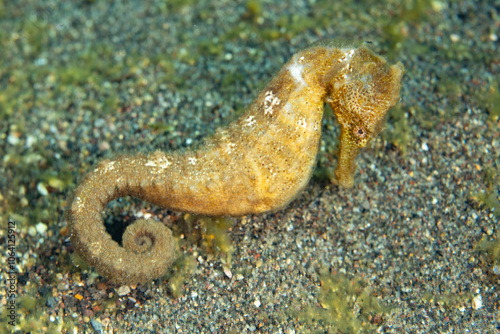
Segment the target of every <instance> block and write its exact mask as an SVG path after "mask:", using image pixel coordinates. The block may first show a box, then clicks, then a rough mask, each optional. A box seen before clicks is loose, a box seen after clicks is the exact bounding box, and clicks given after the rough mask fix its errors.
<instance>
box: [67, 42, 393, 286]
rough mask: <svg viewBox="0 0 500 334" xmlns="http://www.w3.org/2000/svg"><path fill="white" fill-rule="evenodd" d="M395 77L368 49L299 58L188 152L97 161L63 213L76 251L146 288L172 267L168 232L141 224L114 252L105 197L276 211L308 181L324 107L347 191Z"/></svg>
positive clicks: (194, 209)
mask: <svg viewBox="0 0 500 334" xmlns="http://www.w3.org/2000/svg"><path fill="white" fill-rule="evenodd" d="M402 75H403V66H402V65H401V64H400V63H398V64H395V65H389V64H387V62H386V61H385V59H383V58H382V57H380V56H378V55H376V54H375V53H373V52H372V51H371V50H370V49H368V48H367V47H366V46H360V47H358V48H353V47H346V46H344V47H342V48H335V47H333V46H314V47H311V48H308V49H305V50H302V51H300V52H298V53H297V54H295V55H294V56H293V57H292V58H291V59H290V60H289V61H288V62H287V64H285V65H284V66H283V68H282V69H281V70H280V71H279V72H278V73H277V74H276V75H275V76H274V77H273V79H272V80H271V81H270V82H269V84H268V85H267V86H266V87H265V88H264V90H263V91H262V92H261V93H260V94H259V95H258V96H257V98H256V100H255V101H254V102H253V103H252V104H251V105H250V106H249V108H248V110H247V111H246V112H245V113H244V114H243V115H242V116H241V117H240V118H239V119H238V120H236V121H235V122H233V123H231V124H229V125H228V126H227V127H226V128H224V129H222V130H218V131H216V133H215V134H214V135H213V136H211V137H209V138H207V139H206V140H205V141H204V142H203V145H202V146H200V147H198V148H197V149H196V150H188V151H185V152H182V153H181V152H162V151H155V152H152V153H150V154H137V155H123V156H119V157H117V158H116V159H113V160H103V161H101V162H100V163H99V164H98V165H97V167H95V168H94V169H93V171H91V172H90V173H89V174H88V175H87V176H86V177H85V178H84V179H83V181H82V182H81V184H80V185H79V186H78V187H77V188H76V190H75V193H74V198H73V203H72V204H71V205H70V207H69V210H68V223H69V228H70V232H71V240H72V243H73V244H74V246H75V249H76V250H77V251H78V252H79V253H80V255H81V256H82V257H83V258H84V259H85V260H86V261H87V262H88V263H89V264H90V265H92V266H95V267H96V269H97V270H98V271H99V272H100V273H101V274H102V275H104V276H106V277H108V278H109V279H110V280H111V281H114V282H117V283H126V284H135V283H144V282H147V281H148V280H151V279H154V278H158V277H161V276H162V275H164V274H165V272H166V270H167V269H168V267H169V266H170V264H171V263H172V262H173V260H174V257H175V247H174V243H175V242H174V239H173V237H172V234H171V232H170V230H169V229H168V228H167V227H165V226H164V225H163V224H162V223H159V222H154V221H152V220H149V221H144V220H139V221H137V222H135V223H134V224H132V225H131V226H129V227H128V228H127V230H126V232H125V235H124V242H123V247H122V246H120V245H119V244H118V243H117V242H115V241H113V240H112V239H111V237H110V235H109V234H108V233H107V232H106V230H105V228H104V224H103V218H102V210H103V209H104V208H105V206H106V205H107V204H108V203H109V202H110V201H112V200H114V199H116V198H119V197H124V196H132V197H136V198H139V199H142V200H145V201H147V202H150V203H152V204H154V205H158V206H161V207H166V208H169V209H172V210H177V211H183V212H188V213H191V214H197V215H205V216H234V217H237V216H244V215H249V214H259V213H265V212H270V211H276V210H279V209H282V208H283V207H285V206H286V205H287V204H288V203H290V202H291V201H292V200H293V199H294V198H295V197H296V196H297V194H298V193H299V192H300V191H301V190H302V189H304V188H305V187H306V185H307V183H308V181H309V179H310V177H311V174H312V171H313V169H314V167H315V162H316V156H317V153H318V149H319V142H320V137H321V124H322V119H323V109H324V104H325V103H327V104H329V105H330V107H331V108H332V110H333V111H334V114H335V116H336V118H337V120H338V122H339V124H340V126H341V135H340V150H339V161H338V165H337V169H336V171H335V175H336V178H337V182H338V184H340V185H341V186H344V187H347V188H349V187H352V186H353V185H354V174H355V171H356V163H355V157H356V155H357V154H358V152H359V149H360V148H362V147H364V146H366V145H367V143H369V142H370V140H371V139H372V138H373V137H375V136H376V135H378V133H379V132H380V131H381V129H382V127H383V126H382V125H383V122H384V117H385V114H386V112H387V111H388V110H389V109H390V108H391V107H392V106H393V105H395V104H396V103H397V102H398V100H399V92H400V85H401V78H402Z"/></svg>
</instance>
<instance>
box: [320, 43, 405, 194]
mask: <svg viewBox="0 0 500 334" xmlns="http://www.w3.org/2000/svg"><path fill="white" fill-rule="evenodd" d="M337 52H338V57H337V58H335V59H333V65H332V66H330V69H331V70H330V71H329V73H326V75H325V76H324V77H323V82H324V87H325V88H326V91H327V96H326V99H325V101H326V102H327V103H328V104H329V105H330V107H331V108H332V110H333V111H334V113H335V116H336V117H337V120H338V122H339V123H340V125H341V138H340V152H339V165H338V167H337V170H336V176H337V179H338V181H339V183H340V184H341V185H343V186H344V187H348V188H349V187H352V186H353V184H354V173H355V171H356V164H355V162H354V158H355V157H356V155H357V153H358V150H359V149H360V148H361V147H364V146H366V144H367V143H368V142H369V141H370V140H371V139H372V138H374V137H375V136H377V135H378V134H379V133H380V131H381V130H382V127H383V123H384V118H385V115H386V113H387V111H388V110H389V109H390V108H391V107H392V106H394V105H395V104H396V103H397V102H398V101H399V91H400V88H401V78H402V76H403V66H402V65H401V63H397V64H395V65H388V64H387V62H386V61H385V59H384V58H382V57H380V56H377V55H376V54H374V53H373V52H372V51H371V50H369V49H368V48H367V47H366V46H361V47H359V48H357V49H355V48H351V49H349V48H342V49H337Z"/></svg>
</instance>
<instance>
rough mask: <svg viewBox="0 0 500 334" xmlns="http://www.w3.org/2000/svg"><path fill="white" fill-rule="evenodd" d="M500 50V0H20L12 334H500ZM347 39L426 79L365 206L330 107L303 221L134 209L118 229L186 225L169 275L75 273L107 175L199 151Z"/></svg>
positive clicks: (6, 21)
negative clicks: (283, 80)
mask: <svg viewBox="0 0 500 334" xmlns="http://www.w3.org/2000/svg"><path fill="white" fill-rule="evenodd" d="M499 34H500V1H498V0H489V1H486V0H483V1H471V0H469V1H448V2H447V1H437V0H435V1H430V0H412V1H387V2H378V1H347V0H340V1H327V0H316V1H314V0H309V1H306V0H304V1H264V0H262V1H258V0H253V1H252V0H247V1H226V0H216V1H194V0H187V1H180V0H172V1H167V0H164V1H160V0H157V1H138V0H137V1H135V0H133V1H132V0H131V1H123V2H113V1H100V0H94V1H92V0H88V1H73V2H69V1H62V0H61V1H59V0H54V1H30V0H19V1H6V0H0V152H1V159H0V227H1V228H0V242H1V244H2V247H1V248H0V249H2V253H1V255H0V258H1V259H2V266H1V267H0V273H1V274H2V284H6V287H7V288H6V289H1V290H0V314H1V319H0V320H1V322H0V332H2V333H3V332H6V333H8V332H10V331H13V330H17V331H18V332H20V333H24V332H31V333H60V332H63V333H93V332H95V333H134V332H143V333H157V332H160V333H252V332H257V333H289V334H292V333H362V332H373V331H380V332H384V333H433V332H440V333H448V332H470V333H497V332H499V331H500V300H499V294H500V292H499V291H498V289H499V282H500V233H499V232H498V231H499V228H498V222H499V219H500V91H499V90H500V82H499V79H498V78H499V77H500V76H499V74H500V73H499V72H500V56H499V54H500V52H499V50H498V46H499ZM332 40H334V41H338V42H337V43H339V44H340V43H343V44H342V45H344V44H345V43H347V44H353V45H357V44H359V43H361V42H370V43H369V45H370V48H371V49H373V50H374V51H375V52H376V53H378V54H380V55H383V56H384V57H386V58H387V59H388V60H389V62H391V63H394V62H397V61H401V62H402V63H403V65H404V67H405V75H404V77H403V86H402V92H401V96H402V97H401V101H400V103H399V104H398V105H397V106H396V107H394V108H393V109H392V110H391V111H390V112H389V115H388V117H387V122H386V125H385V126H386V128H385V130H384V131H383V132H382V134H381V135H380V136H379V137H378V138H377V139H375V140H374V141H373V142H372V143H371V144H369V145H368V148H367V149H365V150H363V152H362V153H361V154H360V156H359V157H358V159H357V162H358V172H357V174H356V177H355V182H356V183H355V186H354V188H353V189H342V188H340V187H338V186H336V185H334V184H332V183H331V181H330V177H331V175H332V171H333V170H334V168H335V166H336V163H337V157H336V149H337V144H338V141H337V136H338V133H339V129H338V125H337V123H336V121H335V119H334V117H333V115H332V112H331V110H326V112H325V119H324V123H323V137H322V141H321V151H320V154H319V156H318V167H317V169H316V172H315V175H314V177H313V179H312V180H311V181H310V183H309V185H308V186H307V187H306V189H305V190H304V191H303V192H302V193H301V194H300V195H299V196H298V198H297V199H295V200H294V201H293V202H292V203H291V204H290V205H288V206H287V207H286V208H285V209H283V210H281V211H279V212H276V213H273V214H267V215H255V216H248V217H245V218H241V219H234V220H233V219H208V218H204V217H201V218H200V217H193V216H191V215H187V214H183V213H179V212H171V211H169V210H166V209H162V208H158V207H154V206H151V205H149V204H148V203H144V202H141V201H136V200H133V199H123V200H119V201H115V202H113V203H111V204H110V205H109V207H108V210H107V211H106V218H105V221H106V224H107V228H108V231H109V232H110V233H111V234H113V236H115V235H119V234H120V233H121V232H122V231H123V226H126V224H128V223H130V222H132V221H134V220H136V219H137V218H140V217H152V218H154V219H157V220H158V221H161V222H163V223H164V224H166V225H167V226H169V227H171V228H172V230H173V233H174V237H175V238H176V240H177V243H178V248H179V257H178V259H177V260H176V262H175V263H174V265H173V266H172V269H171V271H170V272H169V274H168V275H167V276H166V277H165V278H163V279H159V280H155V281H153V282H150V283H148V284H143V285H137V286H116V285H112V284H110V283H109V282H108V281H107V280H105V279H103V278H102V277H100V276H99V275H98V274H97V273H96V272H95V270H94V269H93V268H89V267H87V266H86V265H85V263H83V262H82V261H81V260H80V259H79V258H78V257H77V256H76V255H74V252H73V246H72V245H71V243H70V242H69V235H68V234H69V232H68V228H67V222H66V220H65V216H64V212H65V209H66V208H67V206H68V204H69V200H70V198H71V193H72V190H73V189H74V188H75V187H76V185H77V184H78V182H79V180H81V179H82V177H83V176H84V175H85V174H86V173H87V172H88V171H89V170H90V169H91V168H92V166H94V165H95V164H96V163H98V162H99V161H100V160H101V159H103V158H111V157H114V156H116V155H118V154H121V153H126V152H127V153H137V152H151V151H154V150H157V149H161V150H176V149H185V148H188V147H193V146H196V145H197V144H198V143H200V142H201V140H202V138H204V137H205V136H207V135H209V134H211V133H213V132H214V131H215V129H217V128H218V127H220V126H222V125H225V124H228V123H229V122H231V121H232V120H234V119H236V118H238V116H239V115H241V113H242V112H243V111H244V110H245V108H246V106H248V105H249V104H250V103H251V101H252V100H253V99H254V98H255V97H256V95H257V94H258V93H259V92H260V90H261V89H262V88H263V87H264V86H265V85H266V83H267V82H269V80H270V79H271V78H272V76H273V74H274V73H276V72H277V71H278V70H279V69H280V68H281V67H282V66H283V64H284V63H285V62H286V61H287V60H288V59H289V58H290V57H291V56H292V55H293V54H294V53H295V52H297V51H299V50H301V49H304V48H306V47H307V46H309V45H311V44H312V43H315V42H317V41H332ZM9 221H10V222H11V223H10V224H9ZM12 222H15V228H14V230H15V233H14V234H15V241H16V244H15V249H11V248H9V243H8V241H9V240H12V234H13V233H11V232H12V231H9V227H12V226H13V225H11V224H12ZM3 245H6V246H5V247H4V246H3ZM4 249H5V251H4ZM11 251H15V257H16V265H15V271H16V273H17V274H16V275H15V276H16V280H15V282H16V283H15V289H16V292H15V295H16V298H15V301H16V303H15V306H16V313H17V315H16V319H15V326H14V327H13V326H12V325H10V324H9V323H8V321H9V320H8V315H9V312H10V311H9V309H8V305H10V304H9V302H10V300H11V299H10V298H9V284H8V283H6V282H8V281H7V278H8V277H9V276H8V272H9V264H10V262H9V257H11V255H10V254H9V252H11Z"/></svg>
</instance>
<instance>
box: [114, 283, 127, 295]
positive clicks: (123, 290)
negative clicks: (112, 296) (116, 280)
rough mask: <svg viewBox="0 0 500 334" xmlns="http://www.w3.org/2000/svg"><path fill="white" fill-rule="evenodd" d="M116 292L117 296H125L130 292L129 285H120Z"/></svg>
mask: <svg viewBox="0 0 500 334" xmlns="http://www.w3.org/2000/svg"><path fill="white" fill-rule="evenodd" d="M116 293H117V294H118V296H120V297H121V296H125V295H127V294H129V293H130V287H129V286H128V285H122V286H121V287H119V288H118V290H116Z"/></svg>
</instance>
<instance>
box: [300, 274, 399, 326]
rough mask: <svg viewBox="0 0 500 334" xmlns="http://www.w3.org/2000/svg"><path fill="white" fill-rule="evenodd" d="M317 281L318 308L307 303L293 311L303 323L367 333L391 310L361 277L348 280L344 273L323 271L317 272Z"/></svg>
mask: <svg viewBox="0 0 500 334" xmlns="http://www.w3.org/2000/svg"><path fill="white" fill-rule="evenodd" d="M320 282H321V287H320V292H319V297H318V303H319V305H320V306H321V308H319V307H318V306H310V307H308V308H306V309H305V310H303V311H300V312H299V313H298V314H297V315H298V317H299V318H300V319H302V320H304V321H306V322H309V323H316V322H318V321H321V322H323V323H325V324H331V325H333V326H335V327H336V329H337V330H338V331H339V332H340V333H371V332H373V330H375V328H377V326H379V325H380V324H381V323H382V322H383V315H384V314H387V313H389V312H390V310H391V309H390V308H389V307H387V306H384V305H383V304H382V303H380V301H379V299H378V298H377V297H376V296H375V294H374V291H373V289H371V288H370V287H369V286H368V285H367V283H366V282H365V281H364V280H362V279H361V278H353V279H349V278H348V277H347V276H346V275H344V274H332V273H329V272H328V271H326V270H325V271H323V272H322V273H321V274H320Z"/></svg>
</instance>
